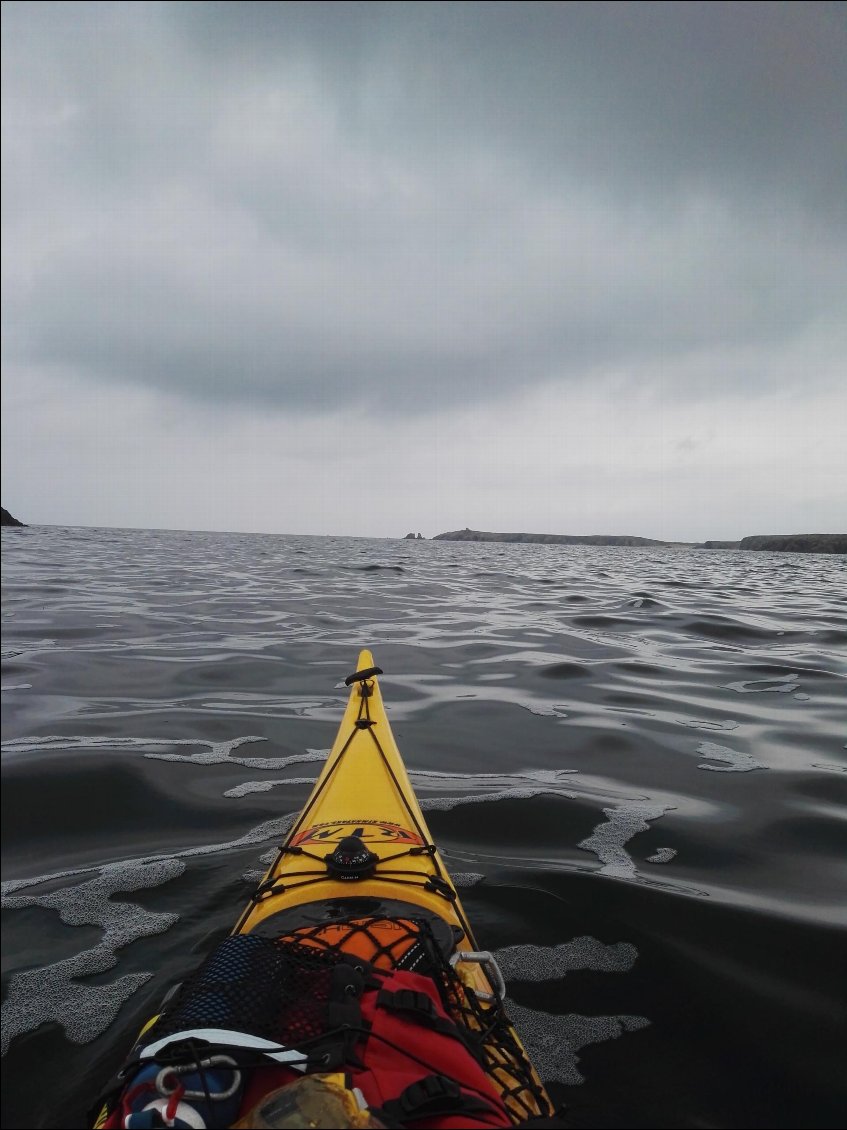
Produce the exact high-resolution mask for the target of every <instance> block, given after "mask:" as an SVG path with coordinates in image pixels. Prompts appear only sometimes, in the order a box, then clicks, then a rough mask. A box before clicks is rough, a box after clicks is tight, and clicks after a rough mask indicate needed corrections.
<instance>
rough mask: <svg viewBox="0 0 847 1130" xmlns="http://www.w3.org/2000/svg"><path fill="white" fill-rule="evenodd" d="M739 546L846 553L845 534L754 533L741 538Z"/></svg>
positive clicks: (846, 538) (780, 551)
mask: <svg viewBox="0 0 847 1130" xmlns="http://www.w3.org/2000/svg"><path fill="white" fill-rule="evenodd" d="M740 548H741V549H770V550H774V551H776V552H778V553H847V534H755V535H754V536H753V537H749V538H742V539H741V545H740Z"/></svg>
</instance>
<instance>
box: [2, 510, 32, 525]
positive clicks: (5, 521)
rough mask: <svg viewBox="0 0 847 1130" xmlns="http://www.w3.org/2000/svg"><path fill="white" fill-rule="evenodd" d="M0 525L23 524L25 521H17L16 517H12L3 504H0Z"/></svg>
mask: <svg viewBox="0 0 847 1130" xmlns="http://www.w3.org/2000/svg"><path fill="white" fill-rule="evenodd" d="M0 519H2V521H0V526H24V525H26V523H25V522H19V521H18V520H17V518H13V517H12V515H11V514H10V513H9V511H8V510H7V509H6V508H5V506H0Z"/></svg>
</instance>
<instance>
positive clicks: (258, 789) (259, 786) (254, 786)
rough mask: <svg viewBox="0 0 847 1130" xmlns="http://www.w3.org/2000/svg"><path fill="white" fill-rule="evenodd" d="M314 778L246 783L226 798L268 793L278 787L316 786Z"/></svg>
mask: <svg viewBox="0 0 847 1130" xmlns="http://www.w3.org/2000/svg"><path fill="white" fill-rule="evenodd" d="M314 783H315V778H314V777H284V778H283V779H282V780H281V781H244V782H243V784H240V785H235V786H234V787H233V788H231V789H227V790H226V792H225V793H224V796H226V797H241V796H248V795H249V794H250V793H267V792H270V790H271V789H274V788H276V786H277V785H314Z"/></svg>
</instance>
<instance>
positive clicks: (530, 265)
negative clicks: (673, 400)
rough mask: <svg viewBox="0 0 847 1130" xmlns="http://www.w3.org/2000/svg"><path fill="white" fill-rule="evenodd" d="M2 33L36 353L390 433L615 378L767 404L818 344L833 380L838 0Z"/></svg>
mask: <svg viewBox="0 0 847 1130" xmlns="http://www.w3.org/2000/svg"><path fill="white" fill-rule="evenodd" d="M4 24H5V28H4V31H5V34H4V44H5V46H4V53H5V54H4V75H5V78H4V82H5V83H6V87H7V88H6V94H5V98H4V145H5V147H6V159H5V161H4V226H5V239H4V243H5V251H4V257H5V260H6V261H5V264H4V273H5V275H6V278H7V279H8V280H10V281H11V284H8V283H7V285H6V286H5V288H4V289H5V302H4V306H5V310H4V318H5V322H6V339H7V343H8V345H7V348H8V350H9V353H10V355H11V356H13V357H14V358H16V359H17V360H19V361H21V360H26V361H28V362H33V361H35V362H40V363H42V364H49V365H50V366H52V367H54V368H57V369H62V368H68V369H71V370H73V371H76V372H78V373H82V374H87V375H90V376H96V377H98V378H100V379H104V380H110V381H115V382H121V381H129V382H132V383H140V384H146V385H150V386H154V387H165V388H169V389H173V390H176V391H182V392H185V393H188V394H191V395H196V396H199V397H203V398H207V399H210V400H225V401H245V402H256V401H260V402H266V403H269V404H279V405H283V406H284V405H289V406H291V407H294V408H298V409H303V408H305V409H320V408H322V407H325V406H328V405H334V404H336V403H338V400H339V397H344V396H350V397H352V398H355V397H356V396H357V395H360V394H361V393H362V392H363V391H368V392H370V393H372V394H374V395H375V396H378V398H379V402H380V403H381V404H384V405H385V406H386V407H388V408H391V409H392V410H396V411H401V412H402V411H404V410H406V409H412V408H413V409H415V410H420V409H426V408H436V407H438V406H440V405H443V404H447V403H453V402H456V401H469V402H470V401H473V400H475V399H481V398H484V397H487V396H489V395H492V394H497V393H498V392H503V391H506V390H509V389H511V388H513V386H514V385H515V384H516V383H520V382H527V383H529V382H543V381H560V380H576V379H580V378H586V377H592V376H593V375H595V374H597V373H599V372H607V371H610V370H614V371H620V372H623V373H626V372H627V371H632V372H633V373H638V374H639V379H641V380H645V379H650V377H649V374H650V373H651V372H652V373H653V374H654V375H655V378H656V379H659V377H661V378H662V379H663V380H666V381H667V384H668V386H669V387H670V388H673V387H674V385H675V383H676V384H677V386H678V391H679V392H680V394H681V395H692V396H699V395H704V394H705V393H706V392H707V391H708V388H707V387H704V386H711V385H712V384H713V383H720V382H722V381H726V382H730V383H732V382H737V381H739V380H744V381H745V387H746V388H747V389H750V388H755V387H756V386H761V387H768V386H769V385H771V384H772V383H773V382H774V381H775V380H777V379H779V380H782V379H784V369H783V368H781V367H778V366H775V365H774V358H776V357H778V356H780V355H781V354H782V353H784V352H785V351H786V350H787V349H788V348H789V347H790V346H792V344H794V345H796V342H797V341H798V340H803V339H809V340H810V341H811V342H812V343H813V344H814V347H815V348H814V350H813V352H814V354H815V357H816V358H818V359H820V358H821V357H822V358H823V363H822V364H820V365H819V366H818V367H817V368H814V369H811V370H810V371H808V372H805V373H803V374H802V379H803V380H804V381H807V382H809V383H812V384H813V383H815V382H821V381H826V380H831V379H832V372H833V366H832V365H829V364H827V363H826V360H827V359H826V353H827V348H828V345H829V346H831V350H832V355H833V356H834V352H835V350H836V349H837V348H838V338H839V334H841V333H842V332H843V325H844V308H843V300H844V288H845V285H847V280H846V279H845V262H847V255H845V249H847V247H846V245H847V239H845V226H847V225H845V201H847V184H845V177H844V160H843V156H844V153H845V152H847V132H846V131H847V124H846V123H847V97H845V89H847V83H845V62H844V60H845V58H847V34H845V27H847V18H845V9H844V6H843V5H827V4H809V3H806V4H796V5H795V4H776V5H771V4H762V3H759V4H727V5H723V4H717V3H709V4H702V5H701V4H678V5H677V4H668V3H661V4H655V5H654V4H645V3H638V4H564V5H561V4H529V3H522V4H515V5H512V4H482V3H474V4H454V3H450V4H422V3H414V4H385V3H380V4H295V3H285V4H272V3H260V4H245V3H238V4H204V3H191V4H170V5H169V4H165V5H147V4H117V5H110V4H95V5H76V4H72V3H64V4H59V5H53V4H47V5H40V4H11V5H8V6H4ZM710 356H714V357H715V358H720V359H721V363H720V364H717V363H716V364H715V365H713V366H709V365H708V364H707V363H706V362H707V360H708V358H709V357H710ZM697 359H699V363H697V364H694V363H693V362H694V361H696V360H697ZM683 372H686V373H689V374H690V373H698V374H700V376H697V377H694V376H691V377H689V378H687V379H686V380H683V378H682V377H681V376H680V375H679V374H682V373H683ZM645 374H647V376H645ZM703 374H708V375H707V376H704V375H703ZM666 391H667V389H666Z"/></svg>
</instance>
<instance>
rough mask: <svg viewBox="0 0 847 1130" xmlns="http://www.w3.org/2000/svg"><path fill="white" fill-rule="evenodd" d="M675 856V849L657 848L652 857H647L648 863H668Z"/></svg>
mask: <svg viewBox="0 0 847 1130" xmlns="http://www.w3.org/2000/svg"><path fill="white" fill-rule="evenodd" d="M675 855H676V848H669V847H661V848H657V850H656V851H654V852H653V854H652V855H648V856H647V862H648V863H670V861H671V860H672V859H673V858H674V856H675Z"/></svg>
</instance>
